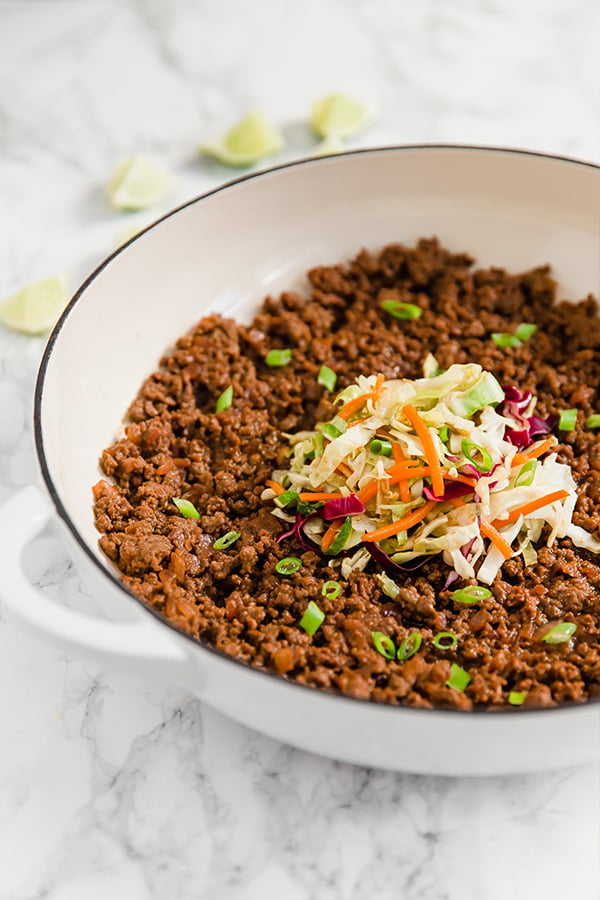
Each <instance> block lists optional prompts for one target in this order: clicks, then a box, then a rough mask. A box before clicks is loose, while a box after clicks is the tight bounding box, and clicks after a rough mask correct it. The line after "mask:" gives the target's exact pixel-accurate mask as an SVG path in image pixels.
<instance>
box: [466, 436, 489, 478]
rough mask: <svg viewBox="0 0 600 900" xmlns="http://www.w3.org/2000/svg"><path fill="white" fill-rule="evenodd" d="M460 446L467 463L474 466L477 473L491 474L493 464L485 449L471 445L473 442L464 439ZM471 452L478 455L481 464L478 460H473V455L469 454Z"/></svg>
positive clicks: (477, 445)
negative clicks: (473, 451)
mask: <svg viewBox="0 0 600 900" xmlns="http://www.w3.org/2000/svg"><path fill="white" fill-rule="evenodd" d="M461 446H462V452H463V453H464V455H465V457H466V458H467V459H468V460H469V462H470V463H471V464H472V465H474V466H475V468H476V469H477V470H478V471H479V472H491V471H492V469H493V467H494V463H493V460H492V457H491V456H490V454H489V453H488V452H487V450H486V449H485V447H480V446H479V444H475V443H473V441H468V440H467V439H466V438H464V440H463V442H462V444H461ZM472 450H475V451H476V452H477V453H479V454H480V456H481V462H479V460H477V459H474V458H473V455H472V452H471V451H472Z"/></svg>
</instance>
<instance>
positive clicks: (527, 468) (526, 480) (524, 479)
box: [515, 459, 538, 487]
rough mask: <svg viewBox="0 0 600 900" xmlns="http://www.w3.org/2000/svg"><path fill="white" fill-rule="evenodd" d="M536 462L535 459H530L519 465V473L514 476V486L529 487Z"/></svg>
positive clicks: (533, 476)
mask: <svg viewBox="0 0 600 900" xmlns="http://www.w3.org/2000/svg"><path fill="white" fill-rule="evenodd" d="M537 462H538V461H537V459H530V460H529V461H528V462H526V463H525V465H524V466H521V468H520V469H519V474H518V475H517V477H516V478H515V487H529V485H530V484H533V479H534V478H535V470H536V469H537Z"/></svg>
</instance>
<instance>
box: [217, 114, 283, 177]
mask: <svg viewBox="0 0 600 900" xmlns="http://www.w3.org/2000/svg"><path fill="white" fill-rule="evenodd" d="M284 144H285V141H284V140H283V136H282V134H281V132H280V131H279V130H278V129H277V128H276V127H275V126H274V125H273V124H272V123H271V122H269V120H268V119H267V117H266V116H265V115H264V114H263V113H261V112H253V113H250V115H249V116H246V118H245V119H242V121H241V122H238V124H237V125H235V126H234V127H233V128H232V129H231V130H230V131H228V132H227V134H226V135H225V136H224V137H223V138H221V139H220V140H215V141H209V142H208V143H207V144H202V145H201V146H200V152H201V153H204V154H205V155H206V156H212V157H214V158H215V159H217V160H218V161H219V162H222V163H224V164H225V165H226V166H251V165H252V163H255V162H258V160H259V159H262V158H263V157H264V156H271V155H272V154H273V153H278V152H279V151H280V150H281V149H282V148H283V146H284Z"/></svg>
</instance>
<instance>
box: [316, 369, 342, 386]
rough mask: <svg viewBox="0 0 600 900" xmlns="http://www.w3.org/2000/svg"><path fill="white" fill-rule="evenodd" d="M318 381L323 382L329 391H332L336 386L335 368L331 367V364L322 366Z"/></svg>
mask: <svg viewBox="0 0 600 900" xmlns="http://www.w3.org/2000/svg"><path fill="white" fill-rule="evenodd" d="M317 381H318V382H319V384H322V385H323V387H324V388H327V390H328V391H332V390H333V389H334V388H335V383H336V381H337V375H336V374H335V372H334V371H333V369H330V368H329V366H321V369H320V371H319V375H318V377H317Z"/></svg>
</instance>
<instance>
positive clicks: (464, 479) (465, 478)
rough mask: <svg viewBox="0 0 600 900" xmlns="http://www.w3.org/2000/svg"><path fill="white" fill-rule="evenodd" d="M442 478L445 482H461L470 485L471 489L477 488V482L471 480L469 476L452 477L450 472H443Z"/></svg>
mask: <svg viewBox="0 0 600 900" xmlns="http://www.w3.org/2000/svg"><path fill="white" fill-rule="evenodd" d="M442 478H443V479H444V481H460V483H461V484H468V485H469V487H475V485H476V484H477V482H476V481H475V479H474V478H470V477H469V476H468V475H460V474H458V475H450V473H449V472H442Z"/></svg>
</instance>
